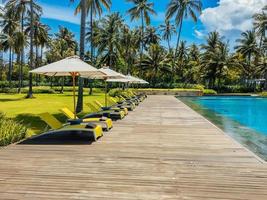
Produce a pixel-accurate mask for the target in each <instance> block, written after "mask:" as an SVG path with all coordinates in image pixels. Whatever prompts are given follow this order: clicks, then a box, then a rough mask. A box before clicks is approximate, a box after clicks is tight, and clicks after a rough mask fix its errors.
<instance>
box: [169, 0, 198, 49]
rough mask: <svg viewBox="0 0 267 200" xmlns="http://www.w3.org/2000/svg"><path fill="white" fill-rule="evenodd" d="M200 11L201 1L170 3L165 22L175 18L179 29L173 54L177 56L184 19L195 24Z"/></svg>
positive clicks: (182, 0) (179, 0)
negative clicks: (190, 20)
mask: <svg viewBox="0 0 267 200" xmlns="http://www.w3.org/2000/svg"><path fill="white" fill-rule="evenodd" d="M201 10H202V3H201V0H171V1H170V3H169V5H168V8H167V12H166V20H170V19H171V18H172V17H175V23H176V26H178V27H179V30H178V37H177V44H176V51H175V52H176V53H175V54H177V51H178V47H179V42H180V37H181V31H182V27H183V21H184V19H187V18H189V17H191V18H192V19H193V21H194V22H197V13H200V12H201Z"/></svg>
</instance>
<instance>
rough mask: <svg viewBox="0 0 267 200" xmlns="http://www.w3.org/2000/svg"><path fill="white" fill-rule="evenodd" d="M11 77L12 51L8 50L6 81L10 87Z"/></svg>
mask: <svg viewBox="0 0 267 200" xmlns="http://www.w3.org/2000/svg"><path fill="white" fill-rule="evenodd" d="M11 76H12V49H11V47H10V48H9V63H8V81H9V85H11Z"/></svg>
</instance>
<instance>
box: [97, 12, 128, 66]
mask: <svg viewBox="0 0 267 200" xmlns="http://www.w3.org/2000/svg"><path fill="white" fill-rule="evenodd" d="M123 23H124V22H123V19H122V17H121V15H120V14H119V13H118V12H117V13H113V14H111V15H108V16H107V17H106V18H105V19H103V21H102V26H101V27H100V31H99V35H98V36H97V38H98V39H97V41H98V45H97V48H98V52H99V54H102V58H101V63H105V64H107V65H109V66H110V67H114V66H117V65H116V64H117V61H118V59H119V51H118V50H119V45H120V43H119V42H120V41H119V40H120V30H121V28H122V27H123Z"/></svg>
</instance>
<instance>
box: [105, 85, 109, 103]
mask: <svg viewBox="0 0 267 200" xmlns="http://www.w3.org/2000/svg"><path fill="white" fill-rule="evenodd" d="M105 87H106V94H105V106H106V107H107V106H108V84H107V81H105Z"/></svg>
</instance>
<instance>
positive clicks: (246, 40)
mask: <svg viewBox="0 0 267 200" xmlns="http://www.w3.org/2000/svg"><path fill="white" fill-rule="evenodd" d="M241 36H242V38H240V39H237V40H236V42H237V43H238V45H236V46H235V49H236V51H237V52H238V53H241V54H243V55H244V57H245V58H246V59H247V62H248V64H251V61H252V57H253V56H257V55H258V54H259V48H258V45H257V41H256V33H255V31H246V32H243V33H242V34H241Z"/></svg>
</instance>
